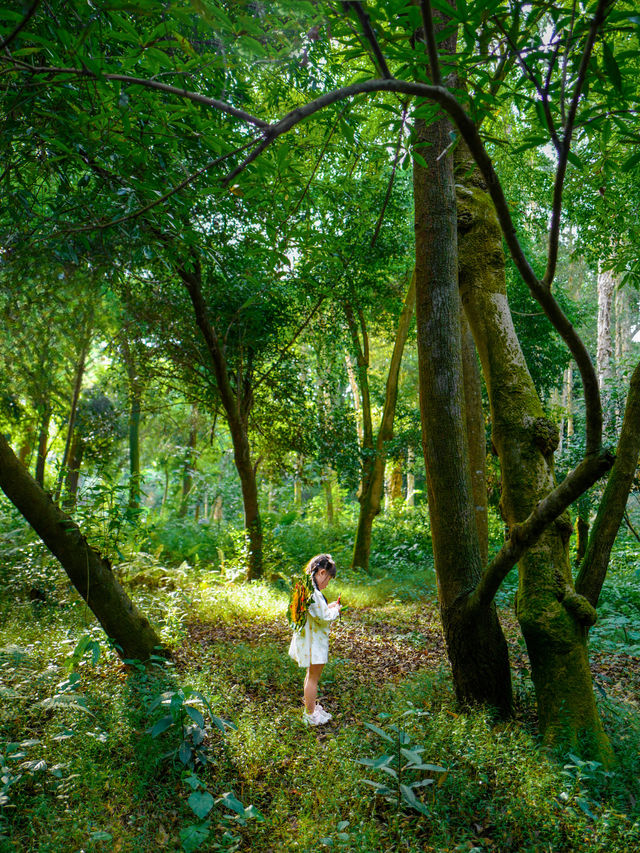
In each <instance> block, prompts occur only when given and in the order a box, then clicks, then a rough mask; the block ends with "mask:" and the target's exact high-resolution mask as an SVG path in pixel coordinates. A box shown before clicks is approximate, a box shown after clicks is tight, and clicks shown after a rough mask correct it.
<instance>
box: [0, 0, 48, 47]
mask: <svg viewBox="0 0 640 853" xmlns="http://www.w3.org/2000/svg"><path fill="white" fill-rule="evenodd" d="M39 5H40V0H34V2H33V3H32V4H31V6H30V7H29V9H28V10H27V14H26V15H25V16H24V18H23V19H22V20H21V21H20V23H19V24H17V25H16V27H15V28H14V29H13V30H12V31H11V32H10V33H9V35H8V36H7V37H6V39H5V40H4V41H3V42H1V43H0V50H4V49H5V48H6V47H9V45H10V44H11V42H12V41H13V40H14V38H15V37H16V36H17V35H18V34H19V33H20V32H21V31H22V30H23V29H24V28H25V27H26V26H27V24H28V23H29V21H30V20H31V18H33V16H34V14H35V12H36V9H37V8H38V6H39Z"/></svg>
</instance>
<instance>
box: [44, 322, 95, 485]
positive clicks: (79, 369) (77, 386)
mask: <svg viewBox="0 0 640 853" xmlns="http://www.w3.org/2000/svg"><path fill="white" fill-rule="evenodd" d="M91 323H92V320H91V321H89V323H88V324H87V331H86V335H85V338H84V341H83V342H82V346H81V348H80V353H79V355H78V361H77V364H76V371H75V377H74V381H73V393H72V396H71V406H70V408H69V423H68V425H67V437H66V440H65V444H64V452H63V454H62V462H61V463H60V470H59V471H58V478H57V482H56V490H55V493H54V496H53V499H54V501H58V500H59V499H60V492H61V491H62V483H63V481H64V476H65V470H66V468H67V465H68V464H69V451H70V449H71V442H72V440H73V435H74V431H75V426H76V416H77V413H78V402H79V400H80V392H81V391H82V380H83V378H84V371H85V367H86V364H87V355H88V354H89V346H90V344H91Z"/></svg>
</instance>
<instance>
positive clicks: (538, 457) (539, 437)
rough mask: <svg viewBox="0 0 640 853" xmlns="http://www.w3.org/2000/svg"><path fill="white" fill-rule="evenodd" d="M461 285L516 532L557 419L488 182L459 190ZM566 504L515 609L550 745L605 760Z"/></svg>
mask: <svg viewBox="0 0 640 853" xmlns="http://www.w3.org/2000/svg"><path fill="white" fill-rule="evenodd" d="M458 219H459V223H460V235H461V239H460V252H459V262H460V288H461V293H462V298H463V301H464V305H465V311H466V314H467V317H468V318H469V322H470V325H471V328H472V331H473V335H474V339H475V342H476V346H477V347H478V352H479V354H480V359H481V362H482V368H483V373H484V376H485V381H486V384H487V390H488V393H489V401H490V406H491V418H492V426H493V430H492V440H493V444H494V446H495V447H496V449H497V452H498V455H499V457H500V465H501V473H502V498H501V502H500V508H501V512H502V514H503V517H504V519H505V521H506V523H507V525H508V528H509V529H510V530H512V529H514V528H516V526H517V525H518V524H519V523H520V522H522V521H524V519H526V518H527V517H528V516H529V514H530V513H531V512H532V511H533V509H534V508H535V507H536V506H537V505H538V503H539V502H540V501H541V500H542V499H543V498H544V497H545V496H546V495H547V494H548V493H549V492H550V491H551V490H552V489H553V487H554V486H555V475H554V470H553V453H554V450H555V449H556V447H557V441H558V436H557V431H556V428H555V425H554V424H552V423H551V422H550V421H548V420H547V419H546V418H545V417H544V412H543V409H542V405H541V403H540V400H539V398H538V395H537V392H536V390H535V386H534V384H533V382H532V380H531V377H530V375H529V371H528V369H527V366H526V363H525V360H524V356H523V354H522V351H521V349H520V345H519V342H518V339H517V337H516V334H515V330H514V328H513V323H512V320H511V314H510V311H509V306H508V302H507V295H506V285H505V275H504V253H503V249H502V235H501V233H500V228H499V225H498V222H497V218H496V215H495V211H494V208H493V204H492V202H491V200H490V198H489V196H488V195H487V193H486V192H485V191H484V189H483V188H482V187H480V186H477V185H476V186H467V187H466V188H463V189H461V190H460V192H459V198H458ZM571 530H572V527H571V522H570V519H569V516H568V513H567V512H565V513H564V514H562V515H561V516H559V517H558V518H557V520H556V521H555V522H554V523H552V524H551V525H550V526H549V527H547V529H546V530H545V531H544V533H543V534H542V536H541V537H540V538H539V540H538V541H537V542H536V543H535V544H534V545H533V546H532V547H530V548H529V550H528V551H526V552H525V553H524V556H522V557H521V559H520V562H519V588H518V594H517V604H516V615H517V618H518V621H519V623H520V626H521V629H522V633H523V635H524V638H525V641H526V644H527V649H528V653H529V659H530V662H531V675H532V679H533V683H534V686H535V691H536V698H537V703H538V719H539V725H540V731H541V734H542V737H543V739H544V741H545V743H547V744H550V745H561V746H563V747H570V748H574V749H576V748H577V747H578V744H579V743H581V742H582V741H583V738H585V739H586V740H588V741H589V746H590V747H591V752H592V755H593V756H594V757H596V758H597V759H598V760H599V761H602V762H603V763H606V764H611V763H612V761H613V753H612V750H611V746H610V744H609V741H608V738H607V736H606V734H605V732H604V729H603V727H602V723H601V721H600V717H599V715H598V711H597V708H596V704H595V699H594V695H593V684H592V679H591V673H590V669H589V661H588V654H587V631H588V627H589V625H590V624H592V623H593V621H595V611H594V609H593V608H592V607H591V605H590V604H589V602H588V601H587V600H586V599H585V598H583V597H582V596H580V595H578V594H577V593H576V591H575V589H574V587H573V580H572V573H571V565H570V561H569V549H568V542H569V536H570V534H571Z"/></svg>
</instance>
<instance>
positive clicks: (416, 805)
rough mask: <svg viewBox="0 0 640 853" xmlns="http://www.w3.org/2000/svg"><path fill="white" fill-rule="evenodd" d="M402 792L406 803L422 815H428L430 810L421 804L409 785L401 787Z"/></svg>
mask: <svg viewBox="0 0 640 853" xmlns="http://www.w3.org/2000/svg"><path fill="white" fill-rule="evenodd" d="M400 792H401V793H402V799H403V800H404V801H405V803H406V804H407V805H408V806H410V807H411V808H412V809H415V811H417V812H420V814H423V815H428V814H429V809H428V808H427V807H426V806H425V804H424V803H423V802H421V801H420V800H419V799H418V798H417V797H416V795H415V794H414V793H413V790H412V789H411V788H410V787H409V786H408V785H400Z"/></svg>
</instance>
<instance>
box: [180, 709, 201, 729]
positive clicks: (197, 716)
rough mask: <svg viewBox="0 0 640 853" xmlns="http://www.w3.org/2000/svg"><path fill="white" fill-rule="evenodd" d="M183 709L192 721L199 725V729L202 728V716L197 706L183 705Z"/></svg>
mask: <svg viewBox="0 0 640 853" xmlns="http://www.w3.org/2000/svg"><path fill="white" fill-rule="evenodd" d="M184 709H185V711H186V712H187V714H188V715H189V716H190V717H191V719H192V720H193V722H194V723H195V724H196V725H197V726H200V728H201V729H203V728H204V717H203V716H202V714H201V713H200V711H198V709H197V708H193V707H192V706H191V705H185V706H184Z"/></svg>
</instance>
